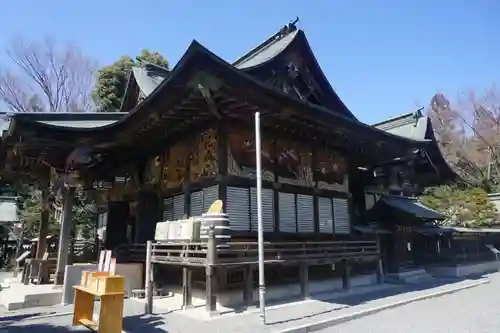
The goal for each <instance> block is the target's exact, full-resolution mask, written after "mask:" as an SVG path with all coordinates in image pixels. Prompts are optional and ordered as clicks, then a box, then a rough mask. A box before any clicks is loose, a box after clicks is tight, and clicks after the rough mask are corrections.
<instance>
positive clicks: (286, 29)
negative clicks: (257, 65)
mask: <svg viewBox="0 0 500 333" xmlns="http://www.w3.org/2000/svg"><path fill="white" fill-rule="evenodd" d="M297 22H299V17H298V16H297V18H296V19H295V20H294V21H291V22H289V23H288V24H286V25H284V26H283V27H282V28H281V29H280V30H279V31H278V32H277V33H275V34H274V35H272V36H271V37H269V38H268V39H266V40H265V41H264V42H262V43H260V44H259V45H257V46H256V47H254V48H253V49H251V50H250V51H248V52H247V53H246V54H244V55H243V56H242V57H240V58H238V59H237V60H236V61H234V62H233V64H232V65H233V66H237V65H238V64H240V63H242V62H243V61H245V60H248V59H249V58H251V57H253V56H254V55H255V54H257V53H259V52H260V51H262V50H263V49H265V48H267V47H269V46H270V45H271V44H272V43H273V42H275V41H277V40H280V39H282V38H283V37H285V36H287V35H288V34H290V33H292V32H294V31H296V30H297V29H298V28H297Z"/></svg>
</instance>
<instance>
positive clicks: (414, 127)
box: [372, 108, 459, 181]
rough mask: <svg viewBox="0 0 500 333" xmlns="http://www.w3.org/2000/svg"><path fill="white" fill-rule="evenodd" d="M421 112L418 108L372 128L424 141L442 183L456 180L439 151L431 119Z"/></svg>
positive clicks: (454, 174) (455, 175)
mask: <svg viewBox="0 0 500 333" xmlns="http://www.w3.org/2000/svg"><path fill="white" fill-rule="evenodd" d="M422 111H423V108H420V109H418V110H416V111H413V112H408V113H404V114H401V115H399V116H396V117H392V118H389V119H387V120H384V121H381V122H378V123H376V124H373V125H372V126H373V127H375V128H377V129H380V130H383V131H385V132H387V133H391V134H393V135H397V136H400V137H404V138H408V139H412V140H416V141H420V142H422V141H426V142H427V143H426V144H425V146H424V149H425V151H426V153H427V154H428V156H429V158H430V160H431V162H432V163H433V164H434V167H435V168H436V171H437V172H438V173H439V174H440V176H442V181H446V180H452V181H453V180H458V179H459V177H458V175H457V174H456V173H455V171H453V169H452V168H451V166H450V165H449V164H448V162H447V161H446V160H445V158H444V156H443V154H442V152H441V149H440V148H439V144H438V142H437V140H436V136H435V133H434V129H433V127H432V122H431V119H430V118H429V117H426V116H424V114H423V112H422ZM440 178H441V177H440Z"/></svg>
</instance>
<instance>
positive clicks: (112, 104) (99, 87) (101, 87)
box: [92, 49, 168, 112]
mask: <svg viewBox="0 0 500 333" xmlns="http://www.w3.org/2000/svg"><path fill="white" fill-rule="evenodd" d="M145 63H152V64H155V65H159V66H162V67H165V68H168V61H167V59H166V58H164V57H163V56H162V55H161V54H159V53H158V52H150V51H148V50H146V49H143V50H142V51H141V52H140V53H139V55H138V56H137V57H136V59H135V60H134V59H132V58H131V57H129V56H122V57H120V59H118V60H117V61H116V62H115V63H113V64H112V65H109V66H104V67H102V68H101V69H99V70H98V72H97V81H96V85H95V88H94V90H93V92H92V98H93V100H94V102H95V103H96V105H97V106H98V107H99V109H100V110H101V111H104V112H110V111H117V110H119V109H120V106H121V103H122V100H123V97H124V95H125V89H126V85H127V79H128V75H129V73H130V69H131V68H132V67H133V66H141V65H143V64H145Z"/></svg>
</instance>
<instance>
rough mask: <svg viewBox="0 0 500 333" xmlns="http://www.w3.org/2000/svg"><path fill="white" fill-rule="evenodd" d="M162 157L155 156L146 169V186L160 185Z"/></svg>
mask: <svg viewBox="0 0 500 333" xmlns="http://www.w3.org/2000/svg"><path fill="white" fill-rule="evenodd" d="M161 167H162V157H161V156H155V157H154V158H152V159H151V160H150V161H149V162H148V165H147V167H146V172H145V176H144V182H145V183H146V184H158V183H160V181H161V174H162V169H161Z"/></svg>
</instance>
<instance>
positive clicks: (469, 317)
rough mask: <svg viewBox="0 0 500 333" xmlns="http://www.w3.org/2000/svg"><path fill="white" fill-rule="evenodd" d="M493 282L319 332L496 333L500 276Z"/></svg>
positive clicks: (498, 328)
mask: <svg viewBox="0 0 500 333" xmlns="http://www.w3.org/2000/svg"><path fill="white" fill-rule="evenodd" d="M490 280H491V283H489V284H485V285H481V286H478V287H475V288H472V289H468V290H464V291H460V292H457V293H454V294H450V295H444V296H442V297H439V298H433V299H429V300H425V301H421V302H415V303H411V304H408V305H405V306H402V307H398V308H394V309H392V310H387V311H383V312H380V313H377V314H374V315H371V316H367V317H364V318H360V319H357V320H354V321H350V322H347V323H344V324H340V325H337V326H333V327H330V328H328V329H324V330H321V331H319V333H337V332H349V333H387V332H397V333H497V332H500V296H499V293H498V291H499V290H500V274H498V273H497V274H492V275H490Z"/></svg>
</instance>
